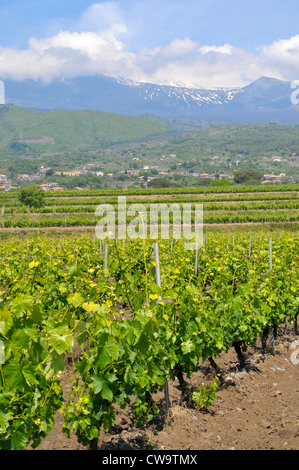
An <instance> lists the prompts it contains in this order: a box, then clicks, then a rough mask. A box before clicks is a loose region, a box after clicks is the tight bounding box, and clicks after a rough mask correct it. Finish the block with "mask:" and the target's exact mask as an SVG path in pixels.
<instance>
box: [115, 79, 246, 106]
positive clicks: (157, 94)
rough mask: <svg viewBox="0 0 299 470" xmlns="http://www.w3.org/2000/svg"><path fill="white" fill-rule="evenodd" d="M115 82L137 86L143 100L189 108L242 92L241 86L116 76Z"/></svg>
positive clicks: (226, 99) (217, 102)
mask: <svg viewBox="0 0 299 470" xmlns="http://www.w3.org/2000/svg"><path fill="white" fill-rule="evenodd" d="M117 82H118V83H119V84H121V85H126V86H128V87H134V88H137V89H138V94H139V96H140V97H141V98H143V99H144V100H145V101H152V102H154V101H158V100H159V101H161V100H162V101H164V102H165V101H166V102H167V103H170V102H174V103H176V104H177V105H179V104H180V105H182V104H183V105H185V106H186V107H187V108H189V109H190V108H191V107H193V106H194V105H196V106H199V107H202V106H207V105H216V106H221V105H224V104H225V103H228V102H230V101H232V100H233V99H234V98H235V96H236V95H239V94H240V93H244V89H243V88H213V89H211V90H207V89H204V88H194V87H191V86H186V85H180V84H172V83H169V84H161V83H148V82H139V81H136V80H129V79H126V78H118V79H117Z"/></svg>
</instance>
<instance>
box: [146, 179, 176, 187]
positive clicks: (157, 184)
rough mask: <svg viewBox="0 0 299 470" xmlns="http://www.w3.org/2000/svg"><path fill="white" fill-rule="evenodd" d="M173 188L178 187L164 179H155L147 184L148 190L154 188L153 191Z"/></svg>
mask: <svg viewBox="0 0 299 470" xmlns="http://www.w3.org/2000/svg"><path fill="white" fill-rule="evenodd" d="M174 186H180V185H178V184H176V183H173V182H172V181H169V180H167V179H165V178H155V179H154V180H151V181H150V182H149V183H148V187H149V188H155V189H160V188H171V187H174Z"/></svg>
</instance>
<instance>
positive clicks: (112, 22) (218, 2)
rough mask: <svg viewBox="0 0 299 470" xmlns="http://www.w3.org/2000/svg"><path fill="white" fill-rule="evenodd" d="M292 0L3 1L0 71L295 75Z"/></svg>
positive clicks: (226, 77) (175, 78)
mask: <svg viewBox="0 0 299 470" xmlns="http://www.w3.org/2000/svg"><path fill="white" fill-rule="evenodd" d="M297 2H298V0H284V1H283V2H282V1H281V0H262V1H261V0H247V1H246V2H244V1H242V0H238V1H237V0H180V1H179V0H160V1H157V0H151V1H149V0H115V1H95V2H90V1H88V0H85V1H83V0H59V1H58V0H43V1H42V2H41V1H37V0H26V1H25V0H0V20H1V28H0V80H4V81H5V79H14V80H25V79H34V80H39V79H40V80H42V81H43V82H46V83H49V82H51V81H52V80H54V79H62V80H68V79H70V78H74V77H77V76H88V75H96V74H103V75H107V76H111V77H123V78H127V79H131V80H137V81H148V82H155V83H171V84H182V85H186V86H197V87H204V88H214V87H239V86H244V85H247V84H248V83H250V82H252V81H254V80H256V79H257V78H259V77H261V76H269V77H273V78H278V79H281V80H288V81H294V80H299V21H298V10H299V8H298V3H297Z"/></svg>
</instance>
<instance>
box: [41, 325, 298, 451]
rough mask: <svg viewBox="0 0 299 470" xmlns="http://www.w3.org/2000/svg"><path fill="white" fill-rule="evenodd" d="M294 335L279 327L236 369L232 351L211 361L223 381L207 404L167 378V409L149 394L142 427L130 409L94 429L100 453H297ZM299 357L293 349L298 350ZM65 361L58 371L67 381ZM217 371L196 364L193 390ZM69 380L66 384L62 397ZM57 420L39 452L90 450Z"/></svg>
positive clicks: (190, 382)
mask: <svg viewBox="0 0 299 470" xmlns="http://www.w3.org/2000/svg"><path fill="white" fill-rule="evenodd" d="M295 340H299V336H298V335H297V336H296V335H295V334H294V332H293V330H292V329H291V328H282V329H281V330H279V332H278V336H277V339H276V340H275V341H274V347H275V349H274V355H273V354H272V353H271V352H270V349H268V350H266V351H263V350H262V349H261V345H260V344H257V345H255V346H250V347H249V349H248V350H247V352H246V367H245V368H243V369H241V368H240V365H239V363H238V359H237V356H236V353H235V351H234V349H231V350H230V351H229V352H228V353H227V354H223V355H222V356H221V357H220V358H217V364H218V366H219V367H220V368H221V372H222V374H223V383H222V385H220V386H219V388H218V390H217V392H216V399H215V400H214V402H213V403H212V405H211V407H210V408H209V409H207V410H206V409H202V410H199V409H197V408H196V407H195V406H194V404H193V402H192V401H190V400H189V403H187V402H185V401H183V400H182V393H181V390H180V387H179V383H178V382H177V381H174V382H171V383H169V396H170V410H169V413H168V414H166V413H165V397H164V394H163V393H161V394H159V395H158V396H157V397H154V398H155V401H156V403H157V404H158V405H159V407H160V409H161V415H160V416H157V417H155V418H154V420H153V422H152V423H151V424H150V425H147V426H145V427H143V428H140V427H137V426H136V425H134V420H133V417H132V413H131V410H130V408H128V409H126V410H120V411H118V412H117V423H116V425H115V426H114V428H113V429H111V430H110V432H109V433H108V434H104V433H103V432H101V433H100V437H99V440H98V446H99V450H141V449H152V450H153V451H155V450H156V451H158V450H169V451H173V450H176V451H180V450H299V363H297V360H294V357H295V359H296V356H294V355H293V356H292V353H294V351H295V354H296V351H297V350H299V344H298V345H294V341H295ZM297 359H299V351H298V355H297ZM71 374H72V370H71V366H68V367H67V369H66V371H65V372H64V377H65V379H67V378H68V377H70V376H71ZM214 376H215V371H214V369H212V368H211V366H210V363H209V362H201V363H199V367H198V370H197V371H196V372H195V373H194V374H193V375H192V378H191V379H187V378H186V380H187V382H188V385H189V388H190V390H191V391H194V390H195V389H196V388H197V387H199V386H201V385H202V383H204V384H205V385H206V386H208V385H209V384H210V383H211V381H212V380H213V377H214ZM69 391H70V385H69V384H66V386H65V392H66V394H67V393H68V392H69ZM62 421H63V418H62V416H61V415H60V414H59V413H57V425H56V427H55V428H54V429H53V430H52V431H51V432H50V434H49V435H48V436H47V437H46V438H45V439H44V440H43V442H42V443H41V444H40V446H39V447H38V448H37V450H89V447H83V446H82V445H80V444H79V443H78V442H77V439H76V437H75V436H72V438H71V439H68V438H67V437H66V436H65V435H64V434H63V433H62V431H61V425H62Z"/></svg>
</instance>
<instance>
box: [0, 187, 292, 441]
mask: <svg viewBox="0 0 299 470" xmlns="http://www.w3.org/2000/svg"><path fill="white" fill-rule="evenodd" d="M276 188H278V189H279V190H276V191H275V190H274V189H272V191H268V192H267V191H265V192H263V193H258V192H254V191H252V190H251V191H249V190H248V191H244V192H235V193H231V194H227V193H224V192H222V193H221V192H220V193H219V192H218V193H215V192H214V193H213V192H206V193H199V192H196V190H193V193H190V192H189V193H188V192H186V193H185V194H183V193H181V194H178V193H177V192H176V191H175V190H172V191H169V190H168V191H169V192H166V191H160V192H159V193H158V194H155V193H154V192H153V193H151V192H148V193H147V194H145V193H144V192H143V191H140V192H139V193H138V192H137V193H136V194H128V195H127V202H128V203H133V202H139V203H142V204H144V205H145V206H146V207H147V206H148V204H151V203H153V202H154V203H156V202H167V203H173V202H176V203H178V204H183V203H185V202H188V203H194V204H196V203H203V205H204V233H203V235H204V238H203V245H202V246H197V249H196V250H186V249H185V248H186V247H185V244H184V240H177V239H173V238H170V239H169V240H160V239H159V240H150V239H141V238H136V239H128V238H127V239H124V240H108V239H107V240H100V239H98V238H97V237H96V236H95V225H96V223H97V218H96V216H95V208H96V207H97V206H98V205H99V204H101V203H103V202H105V203H106V204H107V203H108V204H111V205H112V206H113V205H116V204H117V197H118V195H119V193H117V192H114V193H113V192H110V193H109V192H106V193H104V194H99V193H95V194H90V193H86V194H83V195H82V194H80V195H78V194H76V195H73V194H59V195H57V194H56V195H54V194H53V195H50V196H49V197H47V200H46V205H45V206H44V207H43V208H42V209H40V210H35V211H33V210H32V209H31V210H30V211H29V210H27V208H21V207H20V205H18V203H17V199H16V198H13V197H11V194H5V195H3V197H2V201H1V205H2V207H4V209H2V228H1V239H2V240H1V245H0V348H1V349H0V359H1V360H0V448H1V449H20V450H21V449H28V448H34V449H35V448H37V449H39V448H50V449H55V448H57V446H58V447H59V446H60V445H62V444H61V443H60V444H59V442H57V440H56V441H55V439H58V440H60V441H61V442H63V446H64V448H83V449H89V448H92V449H94V448H98V446H101V445H102V444H103V443H105V442H106V444H107V445H108V446H109V445H110V446H112V445H113V443H114V444H115V436H116V435H117V434H118V433H120V432H121V431H123V430H124V427H125V425H124V423H126V426H128V422H129V421H130V423H131V424H130V425H131V426H132V429H134V430H135V432H136V430H137V434H136V433H135V441H134V439H133V438H132V440H131V448H134V447H132V445H133V444H132V443H133V441H134V442H135V444H136V443H139V444H138V446H137V448H139V449H140V446H142V445H144V446H145V447H146V446H149V440H148V439H147V438H145V436H147V433H149V432H151V433H152V437H151V442H150V448H153V449H154V448H157V446H158V445H159V446H160V447H158V448H161V447H163V446H164V448H165V446H166V448H172V447H171V443H170V437H169V436H170V435H171V433H172V432H173V429H174V428H173V427H172V426H173V425H174V423H176V425H177V428H178V429H177V432H179V433H181V442H182V443H184V445H186V447H185V449H187V448H190V444H187V440H186V433H185V431H184V429H185V427H186V423H188V421H189V420H191V421H192V422H193V424H192V426H191V429H192V430H193V431H192V432H194V435H196V434H198V432H199V433H201V432H204V433H206V432H207V430H209V428H208V427H209V426H211V427H212V426H213V424H212V422H211V421H212V419H213V413H212V412H211V411H209V410H213V406H215V403H216V406H217V407H220V408H216V409H217V415H218V412H219V413H220V412H221V411H222V412H223V413H224V411H223V410H225V413H226V412H227V415H226V414H225V420H224V421H225V422H226V420H227V419H229V405H226V406H227V408H223V409H222V408H221V400H220V402H219V398H218V401H217V397H219V395H220V397H224V396H225V394H227V393H229V402H230V406H231V407H232V406H233V405H234V406H235V408H239V409H240V410H242V409H244V410H246V412H248V417H249V415H250V414H255V415H258V413H253V412H252V407H251V404H253V403H255V406H256V401H258V400H256V397H259V394H258V389H257V388H255V401H252V402H249V401H248V402H246V398H245V405H244V402H242V407H243V408H240V406H241V405H239V406H238V403H241V400H242V398H244V394H245V396H247V395H248V393H249V385H248V383H247V388H246V390H247V395H246V393H245V392H244V388H243V389H242V387H238V382H239V381H240V380H241V379H240V377H241V375H240V374H243V376H242V377H245V376H244V374H248V376H247V378H248V377H249V376H250V379H251V381H253V382H254V383H255V384H259V382H258V381H259V380H260V381H261V383H260V385H258V386H260V387H261V388H262V389H263V387H264V385H265V383H266V382H267V380H270V381H269V384H270V383H272V384H273V380H274V379H273V377H274V376H272V377H271V378H270V379H269V378H268V375H269V374H268V371H265V373H264V375H263V373H262V372H261V374H259V372H260V371H261V370H262V369H264V370H265V367H266V366H265V365H267V363H268V364H269V361H270V363H271V364H273V367H274V369H275V367H276V369H275V370H276V372H277V371H278V370H282V369H283V367H282V364H281V362H282V360H283V357H282V349H281V348H280V346H281V344H282V338H283V336H282V335H286V342H287V344H288V345H289V346H290V345H291V346H292V345H295V344H297V343H295V342H296V339H297V338H298V336H297V334H296V333H297V331H298V327H297V316H298V312H299V270H298V266H299V235H298V218H299V211H298V192H299V188H297V187H295V186H294V187H292V188H285V190H282V189H281V188H282V187H276ZM44 210H48V212H42V211H44ZM60 210H61V212H59V211H60ZM79 226H81V228H82V229H84V230H85V232H84V233H83V232H82V233H81V234H80V233H78V231H77V230H78V228H80V227H79ZM58 229H59V230H60V231H59V233H57V232H56V230H57V231H58ZM57 235H59V236H57ZM284 344H285V343H283V345H284ZM252 351H254V354H255V356H254V354H253V352H252ZM284 351H286V350H284ZM288 351H289V352H288V354H289V359H288V369H287V372H286V374H288V375H287V377H288V380H285V379H286V376H283V375H282V372H280V378H279V379H278V378H277V381H279V380H280V381H282V382H283V383H284V386H285V389H284V392H283V393H284V395H283V398H284V401H283V402H281V401H280V402H279V404H278V403H277V401H276V406H277V408H276V410H277V413H278V412H281V413H282V415H280V416H279V415H278V416H277V417H276V421H275V423H276V424H277V422H279V419H281V420H282V421H281V422H282V423H283V425H284V428H283V430H284V431H287V432H288V438H285V437H284V436H285V435H284V434H279V432H280V428H279V430H278V431H279V432H278V431H277V432H278V434H277V435H276V431H273V438H274V437H275V438H276V440H275V441H271V442H270V441H269V439H270V437H272V433H271V434H268V441H264V446H266V447H267V446H268V448H271V446H274V448H282V447H283V446H284V447H285V448H288V447H290V448H292V449H298V396H297V395H296V394H297V392H296V390H297V391H298V372H297V370H298V363H297V356H296V350H295V348H294V351H292V350H288ZM256 354H258V358H259V359H258V361H256V360H254V358H255V359H256ZM292 354H293V355H292ZM227 357H229V358H230V359H229V361H230V362H229V363H228V362H227V359H225V358H227ZM286 357H287V356H286ZM279 360H280V362H279ZM271 361H272V362H271ZM275 361H276V362H275ZM277 361H278V362H277ZM232 363H233V364H234V369H233V370H234V374H233V373H232V370H231V369H230V368H229V365H228V364H232ZM286 367H287V366H286V362H285V368H286ZM277 368H278V369H277ZM284 370H286V369H284ZM296 373H297V374H296ZM259 375H260V376H261V378H259ZM203 376H204V378H205V381H206V383H205V385H204V384H203V383H202V377H203ZM284 377H285V378H284ZM263 380H264V382H263ZM275 380H276V379H275ZM265 381H266V382H265ZM244 383H245V380H244V382H243V384H244ZM262 383H263V384H264V385H262ZM267 383H268V382H267ZM296 383H297V385H296ZM291 384H292V386H293V387H294V388H293V389H291V390H288V393H286V390H287V386H291ZM296 387H297V388H296ZM272 388H273V387H272ZM272 388H271V391H272ZM251 391H252V390H251ZM265 393H266V392H265ZM174 394H175V397H176V398H175V399H174ZM280 394H281V389H280ZM266 396H267V394H266ZM277 396H278V399H279V400H280V398H281V397H280V395H279V394H278V395H277ZM174 400H176V401H174ZM223 400H224V398H223ZM223 403H224V402H222V405H223ZM252 406H253V405H252ZM235 408H234V407H232V408H231V418H232V419H233V421H231V422H230V426H231V425H236V426H237V424H236V423H237V421H238V420H237V418H236V417H235V414H234V411H235ZM178 410H180V411H179V412H178ZM278 410H280V411H278ZM178 413H179V414H178ZM184 413H185V414H184ZM186 413H187V414H186ZM209 413H210V414H209ZM240 413H241V411H240ZM296 413H297V414H296ZM57 416H59V418H58V419H59V423H60V428H61V429H60V431H59V432H60V434H59V437H58V438H57V429H58V428H57V426H58V425H57ZM183 416H184V417H183ZM219 416H222V415H220V414H219ZM243 416H244V415H243ZM245 416H246V415H245ZM259 416H260V415H259ZM178 417H179V420H180V421H179V422H178V421H177V420H176V419H177V418H178ZM233 417H234V418H233ZM260 419H261V420H262V419H264V418H261V417H260ZM271 419H272V418H271ZM182 420H183V421H184V423H185V424H184V425H183V424H182ZM247 421H248V419H247ZM273 422H274V418H273ZM273 422H271V423H270V431H271V432H272V429H275V428H273ZM157 423H158V424H157ZM178 423H181V425H178ZM214 423H215V420H214ZM195 425H196V426H197V428H196V426H195ZM217 425H218V424H217ZM184 426H185V427H184ZM214 426H215V424H214ZM246 426H249V425H248V423H247V425H245V427H246ZM267 426H268V427H267ZM271 426H272V428H271ZM277 426H279V425H278V424H277ZM187 427H188V424H187ZM205 427H206V430H205V431H203V428H205ZM239 427H240V424H239ZM264 428H265V429H266V430H267V432H268V433H269V423H266V424H265V425H264ZM126 429H127V435H128V428H127V427H126ZM229 429H230V430H231V429H232V428H231V427H229ZM250 429H251V432H252V430H253V427H251V428H250ZM257 429H258V428H255V431H256V433H257V432H258V431H257ZM238 431H239V429H238ZM243 431H244V433H245V428H244V429H243ZM53 433H54V436H56V438H55V439H54V440H52V441H51V436H53ZM55 433H56V434H55ZM217 433H218V434H215V435H214V439H212V437H213V436H210V440H209V445H210V446H211V447H212V446H214V448H216V447H217V446H218V448H219V446H220V440H221V437H220V434H219V433H220V431H217ZM207 434H209V433H207ZM228 434H229V433H228ZM245 434H246V433H245ZM122 435H123V434H122ZM278 435H279V436H280V439H277V436H278ZM62 436H64V437H62ZM103 436H104V437H103ZM107 436H108V437H109V436H114V440H110V443H109V442H108V443H107ZM136 436H137V438H138V439H137V438H136ZM163 436H164V438H163ZM269 436H270V437H269ZM218 437H220V440H219V439H218ZM48 439H50V441H49V440H48ZM52 439H53V438H52ZM222 439H224V438H223V437H222ZM145 441H146V444H145ZM51 442H52V447H51ZM196 442H197V444H196ZM233 442H235V443H234V446H236V447H237V448H238V442H239V446H243V448H254V447H253V446H255V445H257V438H256V439H255V440H253V441H252V443H251V444H250V443H248V444H247V446H249V447H246V445H245V443H244V441H243V442H242V440H241V441H240V439H239V440H238V439H236V437H235V438H234V441H233ZM240 442H241V444H240ZM286 442H287V445H285V443H286ZM74 443H75V444H74ZM103 445H104V444H103ZM119 445H120V444H119ZM188 445H189V447H188ZM193 445H194V446H195V447H193V448H195V449H196V448H198V449H199V448H201V447H196V445H198V446H204V443H203V442H202V441H201V442H200V443H199V441H196V440H195V441H194V444H193ZM250 445H251V446H252V447H250ZM43 446H45V447H43ZM167 446H168V447H167ZM106 448H109V447H106ZM111 448H113V447H111ZM125 448H126V447H125ZM135 448H136V447H135ZM223 448H228V444H227V443H225V444H223Z"/></svg>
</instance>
